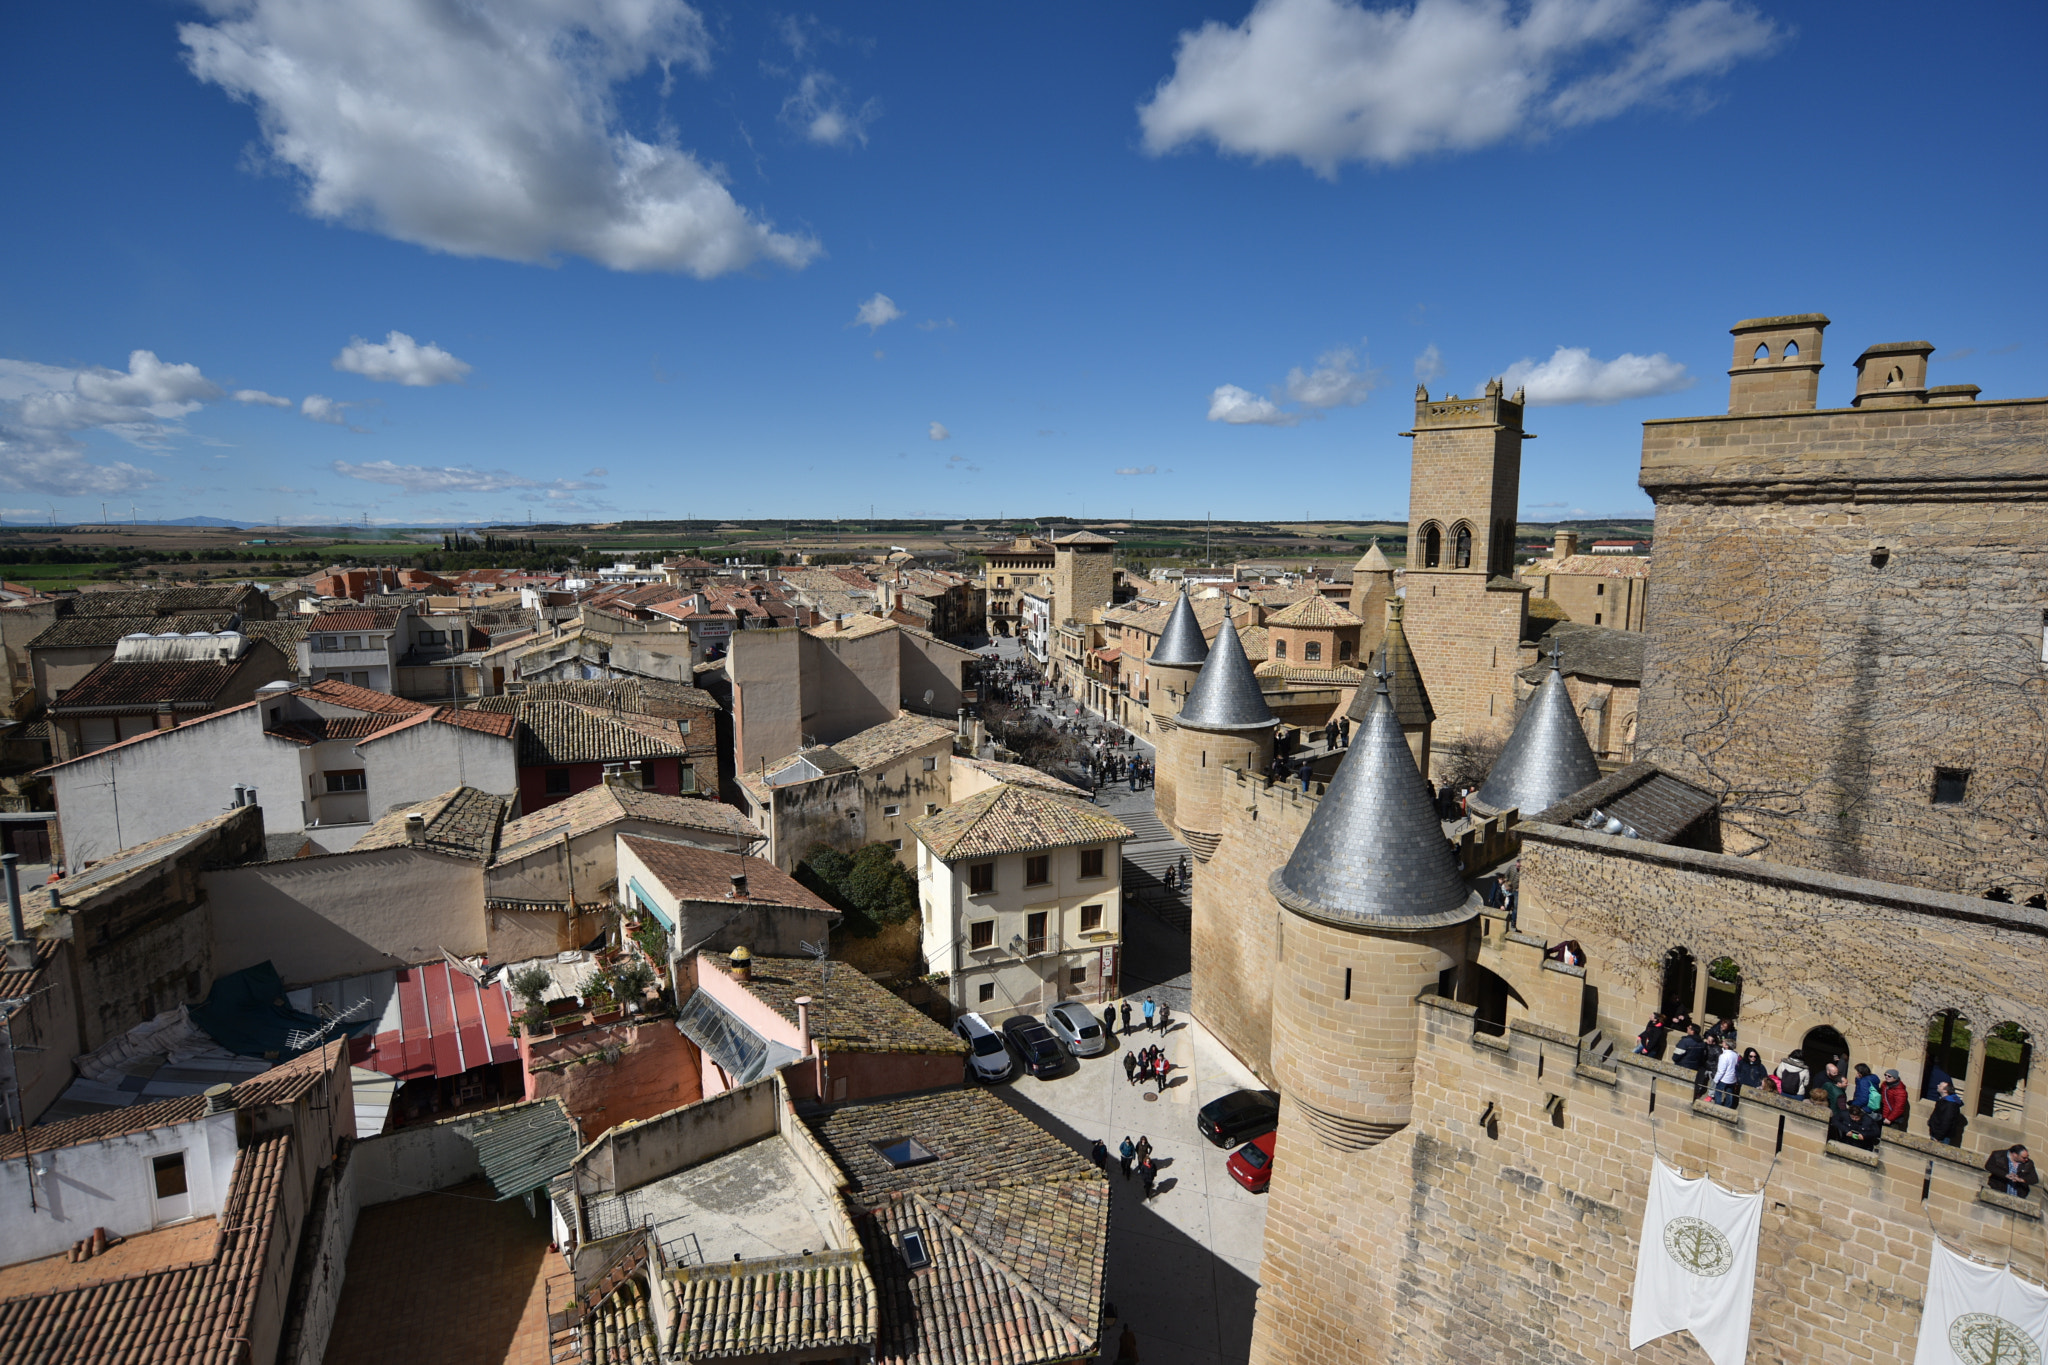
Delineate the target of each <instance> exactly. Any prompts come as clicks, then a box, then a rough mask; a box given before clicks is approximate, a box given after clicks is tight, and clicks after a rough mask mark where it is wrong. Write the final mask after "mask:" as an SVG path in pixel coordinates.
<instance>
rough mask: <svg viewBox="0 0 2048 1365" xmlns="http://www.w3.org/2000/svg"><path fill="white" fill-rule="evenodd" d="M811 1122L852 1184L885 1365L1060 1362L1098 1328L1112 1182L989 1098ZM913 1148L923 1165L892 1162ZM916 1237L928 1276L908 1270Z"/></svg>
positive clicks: (920, 1103) (970, 1096) (940, 1094)
mask: <svg viewBox="0 0 2048 1365" xmlns="http://www.w3.org/2000/svg"><path fill="white" fill-rule="evenodd" d="M806 1122H807V1123H808V1124H809V1126H810V1128H811V1131H812V1133H813V1134H815V1135H816V1137H817V1139H818V1141H819V1143H820V1144H821V1145H823V1146H824V1148H825V1149H826V1151H827V1152H828V1153H830V1154H831V1156H832V1158H833V1160H834V1161H835V1162H836V1163H837V1164H838V1165H839V1167H840V1169H841V1170H843V1171H845V1172H846V1174H847V1175H848V1177H849V1178H850V1182H851V1188H850V1189H849V1190H848V1191H847V1193H846V1195H845V1198H846V1201H847V1202H848V1204H850V1205H852V1206H854V1208H855V1209H856V1210H857V1211H858V1212H859V1213H860V1214H861V1215H864V1216H858V1217H856V1219H855V1224H856V1226H857V1227H858V1228H859V1231H860V1235H861V1241H862V1245H863V1248H864V1249H865V1251H866V1253H867V1258H868V1263H869V1265H870V1266H871V1267H872V1268H873V1270H874V1272H875V1277H876V1280H877V1282H878V1288H879V1291H880V1293H879V1298H880V1312H881V1320H880V1322H879V1323H878V1324H877V1328H878V1331H877V1337H876V1341H875V1356H874V1358H875V1360H876V1361H877V1362H882V1363H883V1365H1052V1362H1064V1361H1070V1360H1075V1359H1079V1358H1084V1357H1086V1356H1088V1355H1089V1354H1091V1353H1092V1351H1093V1350H1094V1348H1095V1343H1096V1338H1097V1336H1098V1335H1099V1333H1100V1330H1101V1317H1100V1313H1101V1303H1102V1291H1103V1276H1104V1267H1105V1263H1106V1262H1105V1257H1106V1252H1107V1244H1108V1237H1109V1185H1108V1181H1107V1178H1106V1177H1105V1176H1104V1175H1103V1174H1102V1173H1101V1172H1100V1171H1097V1170H1096V1169H1095V1168H1094V1166H1093V1165H1092V1164H1090V1163H1089V1162H1088V1161H1087V1160H1086V1159H1085V1158H1084V1157H1082V1156H1081V1154H1080V1153H1078V1152H1076V1151H1074V1150H1073V1149H1071V1148H1069V1147H1068V1146H1067V1145H1066V1144H1065V1143H1064V1142H1061V1141H1060V1140H1059V1139H1058V1138H1056V1137H1054V1136H1052V1134H1050V1133H1048V1132H1046V1131H1045V1130H1044V1129H1042V1128H1040V1127H1039V1126H1038V1125H1037V1124H1035V1123H1033V1122H1032V1121H1031V1120H1030V1119H1028V1118H1026V1117H1024V1116H1023V1115H1022V1114H1020V1113H1018V1112H1017V1111H1016V1110H1014V1109H1012V1108H1011V1107H1010V1106H1008V1105H1007V1104H1004V1103H1003V1102H1002V1101H1001V1100H1000V1099H998V1098H996V1097H995V1096H994V1095H991V1094H989V1093H988V1092H986V1091H984V1090H942V1091H934V1092H930V1093H926V1094H921V1095H908V1096H902V1097H899V1098H894V1099H886V1100H877V1101H872V1102H868V1103H863V1104H848V1105H839V1106H836V1107H834V1108H831V1109H827V1110H824V1111H822V1112H821V1113H818V1114H815V1115H812V1116H810V1117H809V1118H808V1119H807V1120H806ZM905 1139H911V1140H914V1141H915V1142H916V1144H917V1146H918V1148H920V1149H922V1150H921V1153H920V1156H928V1157H929V1159H928V1160H923V1159H920V1160H919V1161H917V1162H916V1163H915V1164H909V1165H899V1164H897V1162H896V1161H894V1160H892V1159H891V1157H890V1156H889V1155H888V1154H887V1153H888V1151H890V1150H893V1149H895V1148H897V1147H899V1146H901V1145H902V1144H903V1142H904V1140H905ZM906 1232H915V1233H918V1234H919V1235H920V1237H921V1239H922V1240H923V1242H924V1245H925V1250H926V1252H927V1253H928V1254H929V1255H930V1257H931V1261H932V1264H931V1267H930V1268H929V1269H920V1270H911V1269H910V1268H909V1267H908V1266H907V1265H906V1264H905V1263H904V1259H903V1253H902V1251H901V1250H900V1246H901V1238H902V1235H903V1234H904V1233H906Z"/></svg>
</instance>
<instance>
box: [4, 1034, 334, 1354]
mask: <svg viewBox="0 0 2048 1365" xmlns="http://www.w3.org/2000/svg"><path fill="white" fill-rule="evenodd" d="M347 1046H348V1043H347V1040H346V1039H336V1040H335V1041H334V1042H331V1043H329V1044H327V1046H325V1047H322V1048H316V1049H314V1050H313V1051H311V1052H305V1053H301V1054H300V1055H299V1056H297V1057H294V1058H292V1059H291V1060H290V1061H288V1062H283V1063H280V1064H279V1065H277V1066H274V1067H272V1068H271V1069H270V1070H268V1071H266V1072H264V1073H263V1074H262V1075H260V1076H255V1077H252V1078H250V1079H249V1080H246V1081H243V1082H242V1083H241V1084H240V1085H238V1086H236V1087H235V1107H236V1108H237V1109H243V1108H248V1107H250V1106H253V1105H285V1104H296V1103H297V1102H298V1101H299V1100H300V1099H302V1098H304V1097H305V1095H306V1093H307V1092H308V1091H310V1090H311V1089H312V1088H313V1087H314V1086H316V1085H318V1084H319V1083H320V1081H321V1078H322V1077H324V1076H326V1075H327V1073H328V1072H330V1071H332V1070H334V1069H335V1068H336V1066H337V1065H339V1064H340V1062H341V1059H342V1057H343V1055H344V1054H343V1049H345V1048H346V1047H347ZM205 1116H206V1096H204V1095H179V1096H177V1097H176V1098H174V1099H168V1100H157V1101H155V1102H154V1103H152V1104H135V1105H130V1106H128V1107H127V1108H126V1109H106V1110H102V1111H100V1112H99V1113H97V1114H84V1115H81V1116H79V1117H78V1118H75V1119H66V1120H64V1121H63V1122H62V1123H39V1124H36V1125H34V1126H33V1127H30V1128H26V1129H16V1130H15V1131H14V1132H12V1133H0V1160H5V1159H7V1158H11V1157H20V1156H24V1155H26V1154H27V1153H28V1152H30V1151H36V1152H49V1151H55V1150H57V1149H58V1148H62V1147H79V1146H83V1145H85V1144H87V1143H93V1142H104V1141H106V1140H107V1139H108V1138H117V1137H122V1136H125V1135H126V1134H129V1133H146V1132H149V1131H150V1130H151V1129H155V1128H175V1127H178V1126H179V1125H181V1124H186V1123H197V1122H198V1121H199V1120H200V1119H202V1118H204V1117H205ZM4 1340H5V1334H4V1332H0V1362H4V1361H5V1360H6V1358H7V1357H6V1356H5V1354H4Z"/></svg>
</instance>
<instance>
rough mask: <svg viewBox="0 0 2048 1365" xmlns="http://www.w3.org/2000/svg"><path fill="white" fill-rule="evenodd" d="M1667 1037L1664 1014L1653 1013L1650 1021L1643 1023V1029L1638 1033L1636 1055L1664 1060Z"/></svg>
mask: <svg viewBox="0 0 2048 1365" xmlns="http://www.w3.org/2000/svg"><path fill="white" fill-rule="evenodd" d="M1665 1037H1666V1035H1665V1029H1664V1016H1663V1015H1661V1014H1653V1015H1651V1016H1650V1022H1649V1023H1647V1024H1645V1025H1643V1031H1642V1032H1641V1033H1638V1034H1637V1035H1636V1055H1637V1056H1638V1057H1654V1058H1656V1059H1657V1060H1658V1061H1660V1062H1661V1061H1663V1060H1664V1042H1665Z"/></svg>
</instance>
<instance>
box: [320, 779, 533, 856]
mask: <svg viewBox="0 0 2048 1365" xmlns="http://www.w3.org/2000/svg"><path fill="white" fill-rule="evenodd" d="M508 804H509V803H508V802H507V801H506V800H505V798H504V797H502V796H493V795H491V794H490V793H489V792H486V791H478V790H477V789H476V788H475V787H457V788H455V790H453V791H449V792H443V793H442V794H441V795H439V796H437V797H435V798H434V799H433V800H431V801H426V802H420V801H405V802H401V803H399V804H398V805H395V806H393V807H392V808H391V809H390V810H388V811H386V812H385V813H384V816H383V818H381V819H379V820H378V821H377V823H376V824H374V825H371V826H370V827H369V828H368V829H367V830H365V831H363V837H362V838H360V839H358V840H356V841H355V843H354V844H353V845H351V846H350V850H349V851H350V852H358V851H368V850H371V849H379V848H404V847H405V846H406V845H407V844H408V843H409V842H410V840H409V839H408V838H407V837H406V833H405V821H406V817H407V816H409V815H411V814H412V813H413V812H414V811H418V812H419V813H420V814H421V815H423V816H425V817H426V824H427V830H426V834H427V838H426V845H425V846H426V847H427V848H430V849H433V850H434V851H435V852H436V853H450V854H453V855H454V856H456V857H458V858H468V859H470V860H471V861H473V862H486V861H488V860H489V859H490V856H491V854H492V853H493V852H495V851H496V849H497V844H498V827H499V826H500V825H501V824H502V823H504V819H505V809H506V806H507V805H508Z"/></svg>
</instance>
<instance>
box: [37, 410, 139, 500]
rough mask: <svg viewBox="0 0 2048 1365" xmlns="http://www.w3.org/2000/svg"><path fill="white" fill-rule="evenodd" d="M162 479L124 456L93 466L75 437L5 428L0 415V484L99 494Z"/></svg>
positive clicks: (46, 491)
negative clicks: (123, 458)
mask: <svg viewBox="0 0 2048 1365" xmlns="http://www.w3.org/2000/svg"><path fill="white" fill-rule="evenodd" d="M162 481H163V476H162V475H160V474H157V473H155V472H153V471H151V470H148V469H141V468H138V467H136V466H135V465H132V464H129V463H127V462H126V461H125V460H115V461H113V462H112V463H109V464H94V463H93V462H92V461H91V460H89V459H87V458H86V455H85V447H84V446H83V445H81V444H80V443H79V442H78V441H77V440H75V439H73V438H71V437H68V436H62V435H53V434H51V433H49V432H38V431H29V430H24V429H22V428H20V427H15V426H11V425H10V424H9V423H8V422H7V420H6V419H5V417H4V416H0V488H9V489H13V490H15V491H18V492H22V493H44V494H48V495H50V496H53V497H80V496H84V495H86V494H98V495H100V496H103V497H104V496H107V495H109V494H116V493H132V492H134V491H135V490H136V489H138V488H144V487H147V486H148V485H150V484H153V483H161V482H162Z"/></svg>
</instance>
